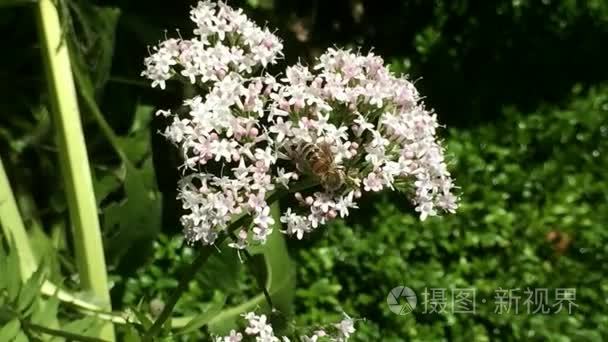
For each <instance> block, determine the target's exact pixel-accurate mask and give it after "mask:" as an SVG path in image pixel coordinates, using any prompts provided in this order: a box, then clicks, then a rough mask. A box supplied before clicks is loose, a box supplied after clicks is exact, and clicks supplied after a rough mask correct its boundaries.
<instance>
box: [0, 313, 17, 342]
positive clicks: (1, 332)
mask: <svg viewBox="0 0 608 342" xmlns="http://www.w3.org/2000/svg"><path fill="white" fill-rule="evenodd" d="M20 331H21V323H20V322H19V319H17V318H15V319H13V320H12V321H10V322H8V323H7V324H6V325H5V326H4V327H2V328H1V329H0V341H10V340H12V339H14V338H15V336H17V334H19V332H20Z"/></svg>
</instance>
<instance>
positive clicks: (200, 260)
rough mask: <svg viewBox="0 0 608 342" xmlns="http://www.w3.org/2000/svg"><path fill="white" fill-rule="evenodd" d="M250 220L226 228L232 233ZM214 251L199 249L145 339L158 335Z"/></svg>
mask: <svg viewBox="0 0 608 342" xmlns="http://www.w3.org/2000/svg"><path fill="white" fill-rule="evenodd" d="M249 220H251V217H250V216H248V215H243V216H241V217H239V218H238V219H236V220H235V221H233V222H232V223H231V224H230V225H229V226H228V228H226V230H227V232H228V233H231V232H233V231H235V230H236V229H238V228H240V227H241V226H243V225H245V224H246V223H247V222H248V221H249ZM227 237H228V234H222V235H220V236H219V237H218V238H217V239H216V240H215V244H218V245H219V244H221V243H222V242H224V240H225V239H226V238H227ZM214 251H215V246H213V245H209V246H205V247H203V248H201V249H200V250H199V254H198V256H197V257H196V259H195V260H194V261H193V262H192V263H191V264H190V265H189V266H188V268H187V269H186V271H185V272H184V274H183V276H182V277H181V279H180V280H179V283H178V285H177V288H176V289H175V291H174V292H173V295H172V296H171V298H169V301H168V302H167V303H166V304H165V307H164V308H163V311H162V312H161V313H160V315H158V318H157V319H156V321H154V324H153V325H152V326H151V327H150V329H149V330H148V332H147V333H146V336H145V338H144V340H145V341H152V339H153V338H154V337H155V336H156V335H158V333H159V332H160V331H161V329H162V327H163V325H164V323H165V322H166V321H167V319H169V317H170V316H171V313H172V312H173V309H174V308H175V305H176V304H177V302H178V301H179V299H180V297H181V296H182V294H183V293H184V292H185V291H186V290H187V288H188V284H189V283H190V281H191V280H192V279H194V277H195V276H196V273H197V272H198V271H199V270H200V269H201V267H203V265H204V264H205V262H206V261H207V259H209V257H210V256H211V254H212V253H213V252H214Z"/></svg>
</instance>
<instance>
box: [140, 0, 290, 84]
mask: <svg viewBox="0 0 608 342" xmlns="http://www.w3.org/2000/svg"><path fill="white" fill-rule="evenodd" d="M190 18H191V19H192V21H194V23H196V26H197V28H196V29H195V30H194V34H195V37H194V38H192V39H168V40H166V41H164V42H162V43H160V44H159V46H157V47H155V48H154V53H152V55H151V56H150V57H147V58H146V59H145V61H144V63H145V65H146V70H145V71H144V72H142V76H145V77H147V78H149V79H151V80H152V87H155V86H157V85H158V86H160V88H162V89H165V81H167V80H169V79H170V78H172V77H173V76H175V75H181V76H183V77H185V78H187V79H188V80H190V82H191V83H193V84H194V83H196V82H197V81H198V82H201V83H203V84H204V83H205V82H209V81H211V82H216V81H220V80H221V79H223V78H224V77H225V76H226V74H228V73H230V72H231V71H236V72H238V73H241V72H242V73H251V72H252V71H253V70H254V69H255V68H257V67H258V66H260V65H261V66H262V67H265V66H266V65H268V64H269V63H274V62H275V61H276V60H277V58H278V57H279V56H280V54H281V50H282V49H283V45H282V44H281V42H280V40H279V39H278V38H277V37H276V36H275V35H274V34H272V33H271V32H270V31H268V29H261V28H260V27H258V26H257V25H256V24H255V23H253V22H252V21H250V20H249V19H248V18H247V16H245V15H244V14H243V13H242V10H240V9H239V10H234V9H232V8H231V7H229V6H228V5H226V4H225V3H222V2H217V3H216V2H213V1H201V2H199V3H198V6H197V7H196V8H193V9H192V10H191V11H190Z"/></svg>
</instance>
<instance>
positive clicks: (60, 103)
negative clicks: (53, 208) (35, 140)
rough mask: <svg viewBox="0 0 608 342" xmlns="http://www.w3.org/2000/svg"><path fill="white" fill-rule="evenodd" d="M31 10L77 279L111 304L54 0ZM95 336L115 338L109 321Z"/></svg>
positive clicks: (103, 303) (41, 2)
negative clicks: (55, 138) (34, 12)
mask: <svg viewBox="0 0 608 342" xmlns="http://www.w3.org/2000/svg"><path fill="white" fill-rule="evenodd" d="M36 10H37V14H38V27H39V30H40V40H41V44H42V52H43V59H44V62H45V63H44V64H45V69H46V74H47V82H48V87H49V91H50V95H51V96H50V99H51V105H52V109H53V110H52V114H53V119H54V124H55V127H56V129H57V133H58V134H57V135H58V145H59V148H60V149H59V157H60V160H61V163H60V164H61V168H62V171H63V174H64V180H65V186H66V190H67V191H66V192H67V194H66V195H67V198H68V205H69V209H70V219H71V223H72V227H73V234H74V235H73V238H74V239H73V240H74V247H75V251H76V261H77V265H78V271H79V273H80V280H81V284H82V287H83V288H84V289H85V290H89V291H91V292H92V293H93V294H94V295H95V296H96V298H97V299H98V300H99V301H100V303H101V306H102V308H104V309H110V308H111V305H110V295H109V290H108V279H107V270H106V263H105V258H104V253H103V244H102V239H101V232H100V228H99V219H98V217H97V206H96V203H95V194H94V192H93V182H92V179H91V170H90V167H89V160H88V156H87V151H86V147H85V146H86V145H85V139H84V135H83V132H82V125H81V122H80V114H79V111H78V99H77V96H76V90H75V87H74V79H73V75H72V70H71V63H70V57H69V52H68V47H67V44H66V42H65V41H62V32H61V24H60V22H59V15H58V12H57V8H56V7H55V5H54V4H53V1H52V0H39V1H38V4H37V6H36ZM100 337H102V338H104V339H106V340H109V341H114V339H115V338H114V330H113V327H112V325H111V324H110V323H107V324H105V325H104V326H103V327H102V329H101V332H100Z"/></svg>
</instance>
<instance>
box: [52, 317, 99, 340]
mask: <svg viewBox="0 0 608 342" xmlns="http://www.w3.org/2000/svg"><path fill="white" fill-rule="evenodd" d="M101 326H102V322H101V321H100V320H99V319H98V318H96V317H94V316H87V317H84V318H81V319H78V320H75V321H72V322H70V323H68V324H65V325H63V326H62V327H61V330H63V331H66V332H69V333H72V334H78V335H83V336H90V337H97V336H95V335H96V334H97V333H98V332H99V330H100V329H101Z"/></svg>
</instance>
